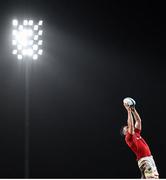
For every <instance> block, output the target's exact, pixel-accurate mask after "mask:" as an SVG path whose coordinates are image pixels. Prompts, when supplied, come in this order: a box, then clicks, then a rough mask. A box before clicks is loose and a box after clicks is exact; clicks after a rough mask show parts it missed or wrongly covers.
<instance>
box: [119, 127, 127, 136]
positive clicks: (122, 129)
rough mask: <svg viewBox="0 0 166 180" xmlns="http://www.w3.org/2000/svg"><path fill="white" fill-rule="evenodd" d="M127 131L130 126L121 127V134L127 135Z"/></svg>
mask: <svg viewBox="0 0 166 180" xmlns="http://www.w3.org/2000/svg"><path fill="white" fill-rule="evenodd" d="M127 132H128V126H126V125H125V126H122V128H121V130H120V134H121V135H122V136H125V135H126V134H127Z"/></svg>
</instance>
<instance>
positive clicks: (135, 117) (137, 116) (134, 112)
mask: <svg viewBox="0 0 166 180" xmlns="http://www.w3.org/2000/svg"><path fill="white" fill-rule="evenodd" d="M132 114H133V116H134V119H135V121H137V122H141V118H140V115H139V114H138V112H137V110H136V109H134V110H133V111H132Z"/></svg>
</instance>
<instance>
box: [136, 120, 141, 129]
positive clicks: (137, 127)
mask: <svg viewBox="0 0 166 180" xmlns="http://www.w3.org/2000/svg"><path fill="white" fill-rule="evenodd" d="M135 128H136V129H139V130H140V131H141V130H142V124H141V120H140V121H136V123H135Z"/></svg>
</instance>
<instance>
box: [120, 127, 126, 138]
mask: <svg viewBox="0 0 166 180" xmlns="http://www.w3.org/2000/svg"><path fill="white" fill-rule="evenodd" d="M126 126H127V125H123V126H122V127H121V128H120V135H121V136H125V135H124V132H123V129H124V127H126Z"/></svg>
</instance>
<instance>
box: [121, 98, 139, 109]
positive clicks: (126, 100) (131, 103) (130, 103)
mask: <svg viewBox="0 0 166 180" xmlns="http://www.w3.org/2000/svg"><path fill="white" fill-rule="evenodd" d="M123 103H124V104H126V105H127V106H130V107H132V106H135V105H136V102H135V100H134V99H132V98H130V97H126V98H124V99H123Z"/></svg>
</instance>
